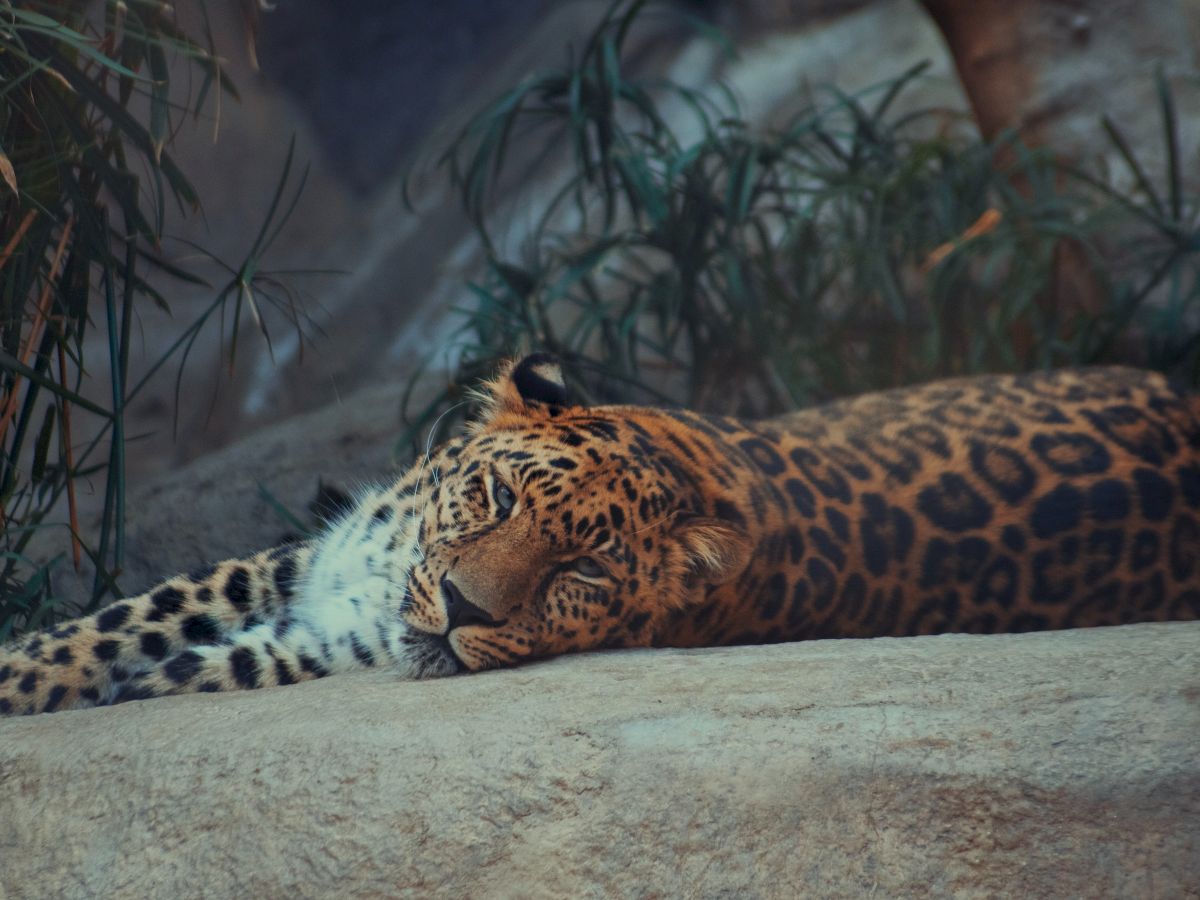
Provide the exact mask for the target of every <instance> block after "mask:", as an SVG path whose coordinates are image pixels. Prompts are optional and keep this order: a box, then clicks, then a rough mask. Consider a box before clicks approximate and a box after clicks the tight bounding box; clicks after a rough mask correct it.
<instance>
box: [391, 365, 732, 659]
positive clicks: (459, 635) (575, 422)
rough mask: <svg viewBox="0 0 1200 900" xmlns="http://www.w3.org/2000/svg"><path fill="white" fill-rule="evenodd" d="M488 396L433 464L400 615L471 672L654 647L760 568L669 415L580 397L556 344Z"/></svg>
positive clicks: (516, 368) (500, 379)
mask: <svg viewBox="0 0 1200 900" xmlns="http://www.w3.org/2000/svg"><path fill="white" fill-rule="evenodd" d="M482 399H483V406H484V413H483V415H482V417H481V418H480V419H479V421H477V422H476V423H475V424H474V425H473V426H472V427H471V429H470V431H469V432H468V434H467V435H466V436H465V437H463V438H460V439H458V440H456V441H453V442H451V444H450V445H447V447H446V448H444V450H443V452H442V453H441V454H440V455H439V457H438V459H437V461H436V465H437V471H435V472H432V473H431V479H432V482H433V486H432V487H431V489H430V493H429V499H428V501H427V505H426V507H425V509H424V512H423V516H422V525H421V534H420V539H419V545H420V553H419V561H418V562H417V564H416V565H415V567H414V569H413V571H412V574H411V576H410V582H409V598H408V601H407V603H406V604H405V609H404V613H403V615H404V618H405V620H406V621H407V623H408V624H409V625H410V626H411V628H412V629H414V630H415V631H416V632H419V633H423V634H425V635H427V636H429V639H430V640H434V641H440V642H444V646H445V647H446V649H448V650H449V652H451V653H452V654H453V656H454V658H455V659H456V660H457V661H458V662H459V664H460V667H461V668H462V669H463V670H469V671H477V670H481V669H488V668H493V667H498V666H510V665H514V664H516V663H519V662H522V661H524V660H529V659H534V658H539V657H548V656H557V655H559V654H563V653H568V652H574V651H582V650H591V649H597V648H612V647H643V646H651V645H653V644H654V643H655V641H656V636H657V635H658V634H659V633H660V628H661V627H662V626H663V625H664V624H665V621H666V619H667V617H668V616H669V615H670V614H672V613H674V612H677V611H678V610H681V609H686V608H687V607H688V605H689V604H693V603H696V602H697V601H699V600H700V599H702V598H703V597H704V596H705V593H706V592H707V591H709V590H711V589H712V588H714V587H715V586H719V585H722V584H725V583H727V582H729V581H732V580H733V579H735V578H737V576H738V575H739V574H741V572H742V571H743V570H744V569H745V568H746V566H747V565H748V563H749V559H750V554H751V550H752V547H751V542H750V539H749V538H748V537H747V535H746V533H745V532H744V530H743V529H742V528H741V527H740V526H739V525H738V524H737V523H735V522H731V521H727V520H725V519H722V518H719V517H717V516H714V515H713V514H712V510H711V503H709V502H708V494H710V493H711V491H710V484H709V482H708V479H709V478H710V477H711V473H710V472H708V471H706V468H708V469H710V468H711V466H708V467H706V466H705V465H704V464H703V463H702V462H701V461H700V460H698V459H696V458H694V456H695V454H693V453H691V452H689V451H687V450H686V449H682V452H681V448H685V447H686V445H681V444H680V442H679V440H678V437H677V435H676V432H678V431H680V430H681V429H682V428H683V427H684V426H682V425H681V424H680V423H679V422H678V421H677V420H676V419H673V418H672V417H671V416H670V415H668V414H666V413H664V412H662V411H659V410H653V409H646V408H641V407H623V406H606V407H591V408H589V407H582V406H577V405H572V404H571V403H570V402H569V401H568V396H567V390H566V387H565V384H564V379H563V374H562V370H561V367H560V365H559V363H558V362H557V360H555V359H554V358H553V357H551V356H548V355H545V354H535V355H533V356H529V357H526V358H525V359H524V360H522V361H520V362H519V363H516V364H509V365H508V366H506V367H505V368H504V369H503V370H502V371H501V372H500V374H499V375H498V376H497V377H496V378H495V379H494V380H493V381H491V382H490V383H488V384H487V385H486V386H485V389H484V392H483V395H482Z"/></svg>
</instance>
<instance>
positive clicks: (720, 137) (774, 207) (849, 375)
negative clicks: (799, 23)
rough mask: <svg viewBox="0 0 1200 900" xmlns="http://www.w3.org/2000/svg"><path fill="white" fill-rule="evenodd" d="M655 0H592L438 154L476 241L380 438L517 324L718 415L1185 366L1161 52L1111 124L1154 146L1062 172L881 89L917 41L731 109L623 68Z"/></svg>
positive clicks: (517, 344) (606, 383)
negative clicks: (1127, 368) (1009, 380)
mask: <svg viewBox="0 0 1200 900" xmlns="http://www.w3.org/2000/svg"><path fill="white" fill-rule="evenodd" d="M663 13H664V11H663V10H661V9H660V8H658V7H655V6H652V5H649V4H646V3H644V2H630V0H619V2H616V3H614V4H613V5H612V6H611V7H610V8H609V11H608V15H607V16H606V18H605V19H604V20H603V22H602V23H601V24H600V25H599V27H598V28H597V30H596V31H595V32H594V33H593V34H592V35H591V37H590V39H589V40H588V41H587V42H586V43H585V44H584V46H583V47H582V49H579V50H577V51H572V52H570V53H569V54H568V58H567V61H566V64H565V65H564V66H563V67H562V68H560V69H557V70H555V71H549V72H544V73H539V74H536V75H534V76H532V77H529V78H527V79H526V80H524V81H522V82H521V83H520V84H519V85H517V86H516V87H514V88H513V89H511V90H509V91H507V92H506V93H504V94H502V95H501V96H499V97H498V98H497V99H496V100H495V101H494V102H493V103H491V104H490V105H489V106H487V108H485V109H484V110H482V111H481V112H480V113H479V114H478V115H476V116H475V117H474V118H472V119H471V120H470V121H469V123H468V124H467V125H466V126H465V127H464V128H463V129H462V131H461V133H459V134H458V136H457V138H456V139H454V140H453V141H452V143H451V144H450V146H449V148H448V149H447V150H446V152H445V154H444V156H443V157H442V158H441V164H442V166H443V167H444V170H445V172H446V174H447V175H448V177H449V179H450V181H451V182H452V184H453V185H454V187H455V188H456V189H457V191H458V194H459V196H460V198H461V201H462V205H463V208H464V210H465V211H466V214H467V215H468V216H469V218H470V220H471V222H472V223H473V225H474V227H475V229H476V230H477V232H478V234H479V236H480V237H481V239H482V241H483V243H484V246H485V248H486V249H487V252H488V258H487V265H486V270H485V271H484V272H483V273H482V274H481V276H480V277H479V278H478V280H477V281H476V282H475V283H473V284H471V285H470V291H471V294H472V297H473V299H472V302H471V303H469V304H467V305H466V306H465V307H464V308H463V309H461V310H460V312H461V313H462V316H463V325H462V329H461V331H460V332H459V334H458V336H457V345H458V346H457V347H456V351H457V353H459V354H461V355H460V356H457V357H456V358H457V359H458V360H459V361H458V363H457V371H456V374H455V375H454V377H453V379H452V383H451V384H450V386H449V387H448V388H447V389H446V390H445V391H444V392H443V393H442V395H441V396H439V397H438V398H437V399H436V400H435V401H434V402H433V403H432V404H430V405H429V406H427V407H425V408H423V409H420V410H415V411H411V412H410V421H411V423H412V427H411V429H410V431H409V432H408V433H407V435H406V441H407V440H412V439H413V438H414V437H415V436H416V435H417V434H419V433H420V432H421V431H422V430H423V429H425V428H428V427H429V426H430V425H431V423H433V422H434V421H435V420H436V419H437V417H438V416H439V415H441V414H442V413H443V412H446V411H449V410H453V411H452V412H451V413H450V415H447V416H446V417H445V419H444V420H443V421H450V420H452V419H453V418H454V417H456V416H463V415H468V414H469V410H468V409H467V408H466V407H465V406H464V405H462V404H460V400H461V399H462V396H463V388H464V387H465V386H467V385H470V384H471V383H473V382H475V381H476V380H478V379H479V378H480V377H482V376H484V375H486V374H488V373H490V371H491V370H492V369H493V367H494V366H495V364H496V362H497V361H498V360H499V359H501V358H503V357H506V356H510V355H518V354H520V353H522V352H525V351H526V350H528V349H543V350H549V351H552V352H554V353H557V354H558V355H559V356H560V357H561V358H562V359H563V360H564V362H565V364H566V370H567V376H568V378H569V380H570V381H571V383H572V386H573V388H574V389H575V391H576V394H577V395H578V396H579V397H581V398H582V399H583V400H586V401H624V402H646V401H650V402H665V403H673V404H683V405H687V406H691V407H696V408H700V409H704V410H707V411H712V412H718V413H726V414H738V415H769V414H773V413H778V412H781V411H785V410H790V409H794V408H797V407H801V406H805V405H808V404H811V403H814V402H817V401H821V400H825V399H827V398H831V397H836V396H839V395H843V394H848V393H854V392H859V391H864V390H869V389H876V388H886V387H891V386H896V385H902V384H908V383H912V382H918V381H921V380H927V379H931V378H936V377H941V376H949V375H955V374H961V373H972V372H983V371H1019V370H1028V369H1035V368H1043V367H1049V366H1063V365H1072V364H1086V363H1100V362H1116V361H1120V362H1130V363H1136V364H1139V365H1145V366H1151V367H1154V368H1158V369H1162V370H1164V371H1168V372H1171V373H1172V374H1175V375H1181V376H1183V377H1185V378H1186V379H1188V380H1190V381H1191V382H1193V383H1195V382H1197V380H1200V340H1198V338H1200V319H1198V316H1200V309H1197V305H1198V304H1197V301H1198V300H1200V219H1198V211H1200V196H1198V195H1197V192H1196V185H1195V184H1194V183H1189V182H1188V181H1187V180H1186V179H1185V176H1184V172H1185V171H1186V170H1187V168H1188V167H1187V166H1186V165H1185V164H1184V162H1183V161H1182V160H1180V159H1179V149H1178V144H1179V140H1178V129H1177V124H1176V123H1177V116H1176V112H1175V109H1174V105H1173V100H1172V96H1171V93H1170V91H1169V90H1168V89H1167V86H1166V81H1165V79H1164V78H1163V77H1162V76H1161V73H1160V76H1159V89H1160V90H1159V100H1160V105H1161V110H1162V122H1163V133H1162V135H1161V136H1141V135H1139V136H1136V139H1137V140H1144V139H1154V140H1161V141H1163V142H1164V144H1165V151H1164V153H1163V154H1162V155H1163V158H1165V159H1166V160H1167V163H1168V164H1167V171H1166V172H1165V174H1164V175H1163V176H1162V177H1161V178H1156V177H1155V176H1154V175H1152V174H1151V173H1149V172H1147V170H1146V168H1145V166H1144V164H1143V163H1142V162H1141V160H1140V159H1139V155H1138V150H1137V148H1136V141H1135V139H1134V136H1129V135H1124V134H1122V133H1121V130H1120V128H1119V123H1114V122H1105V123H1104V128H1105V130H1106V133H1107V135H1108V139H1109V140H1110V141H1111V142H1112V148H1113V149H1115V151H1116V155H1117V158H1119V159H1121V160H1122V161H1123V169H1124V171H1121V172H1114V173H1100V172H1089V171H1084V170H1081V169H1077V168H1072V167H1068V166H1066V165H1063V164H1061V163H1059V162H1056V160H1055V159H1054V158H1053V156H1052V155H1051V154H1050V153H1048V152H1044V151H1033V150H1031V149H1029V148H1027V147H1024V146H1022V145H1021V143H1020V142H1019V141H1018V140H1017V139H1016V137H1015V136H1013V135H1005V136H1003V137H1002V138H1001V139H1000V140H998V141H995V142H992V143H986V142H984V141H982V140H981V139H980V138H979V136H978V132H977V131H976V130H975V129H974V127H973V126H972V123H971V122H970V121H966V120H963V119H962V118H961V117H955V116H953V115H951V114H948V113H947V112H946V111H944V110H940V109H925V110H916V111H906V112H900V111H898V109H899V107H900V105H901V104H900V103H898V102H897V101H898V100H900V99H902V97H903V94H904V92H905V90H906V89H908V88H909V87H910V86H911V85H912V84H913V83H914V82H915V81H916V80H917V79H919V78H920V77H922V68H923V67H918V68H916V69H913V70H911V71H907V72H904V73H902V74H900V75H898V76H897V77H896V78H894V79H892V80H890V81H888V82H887V83H885V84H881V85H878V86H877V87H875V88H873V89H870V90H866V91H863V92H862V93H859V94H855V95H848V94H845V93H842V92H841V91H839V90H837V89H836V88H828V89H825V90H823V91H820V92H817V93H816V94H815V96H813V97H811V98H810V102H809V103H808V104H807V105H806V106H805V107H804V108H802V109H800V111H799V112H797V113H796V114H795V115H793V116H792V117H791V118H790V119H789V120H788V121H786V122H782V123H780V124H778V125H777V126H776V127H773V128H771V129H769V130H765V131H762V130H756V129H754V128H752V127H750V126H749V125H748V124H747V123H746V121H745V120H744V118H743V117H742V115H741V114H740V112H739V109H738V104H737V102H736V99H735V98H734V97H733V96H731V94H730V93H729V92H728V91H727V90H722V89H717V90H715V91H712V92H708V93H700V92H697V91H695V90H691V89H689V88H688V87H686V86H684V85H681V84H678V83H674V82H671V81H669V80H664V79H662V78H660V77H644V78H643V77H638V76H633V75H630V74H629V73H628V71H627V68H626V64H625V50H626V44H627V43H628V39H629V36H630V34H631V32H632V31H633V30H634V29H636V27H637V26H638V20H639V18H640V17H643V16H646V15H651V14H663ZM701 27H704V26H701ZM709 34H710V36H711V37H713V38H714V39H716V40H722V38H721V36H720V35H719V34H713V33H712V32H711V31H710V32H709ZM668 110H671V111H672V112H671V113H670V115H668ZM530 160H532V162H530ZM559 165H561V166H562V167H563V172H564V174H563V177H562V180H561V182H559V183H558V184H557V185H555V187H556V188H557V190H556V192H555V193H554V194H553V199H552V200H551V202H549V204H547V205H546V206H545V210H544V212H543V213H542V214H541V215H540V216H539V218H538V219H537V220H536V221H535V222H534V223H533V224H532V227H531V228H529V230H528V231H527V233H526V234H524V236H523V237H520V238H519V239H518V240H515V241H514V240H512V236H511V235H510V234H507V233H505V232H498V231H497V230H496V229H495V227H494V226H493V220H494V218H495V216H494V213H495V208H496V199H497V198H498V197H500V196H502V195H503V196H505V199H506V202H507V205H506V207H505V209H507V210H517V211H518V212H519V211H520V210H521V209H523V206H522V204H521V199H520V190H519V189H520V185H521V183H522V180H523V179H525V178H527V177H528V176H530V175H532V173H533V172H535V171H537V172H539V173H544V172H546V171H553V167H554V166H559ZM542 181H543V182H544V178H543V179H542ZM1121 184H1127V185H1131V187H1129V188H1122V187H1117V186H1115V185H1121ZM1160 185H1163V186H1161V187H1160ZM538 189H539V190H544V186H543V184H539V188H538ZM514 195H515V196H516V199H515V200H514V199H513V197H514ZM513 218H514V217H512V216H509V217H507V218H506V221H505V227H507V228H511V227H513V222H512V219H513ZM513 244H515V246H513ZM1064 285H1065V287H1064ZM1072 285H1074V290H1070V289H1067V288H1069V287H1070V286H1072ZM445 358H446V353H445V351H442V352H441V353H440V354H439V357H438V360H437V361H439V362H440V361H441V360H444V359H445Z"/></svg>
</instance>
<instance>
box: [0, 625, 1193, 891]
mask: <svg viewBox="0 0 1200 900" xmlns="http://www.w3.org/2000/svg"><path fill="white" fill-rule="evenodd" d="M1198 747H1200V623H1187V624H1169V625H1137V626H1128V627H1124V628H1111V629H1095V630H1092V631H1074V632H1058V633H1048V634H1034V635H1014V636H1000V637H967V636H958V635H954V636H945V637H933V638H912V639H882V640H872V641H820V642H811V643H805V644H790V645H778V646H773V647H743V648H737V649H718V650H700V651H636V652H621V653H607V654H597V655H591V656H582V657H576V658H567V659H560V660H555V661H552V662H548V663H543V664H538V665H531V666H527V667H525V668H520V669H515V670H510V671H502V672H494V673H487V674H482V675H474V676H466V677H457V678H451V679H447V680H444V681H437V682H424V683H405V682H399V681H397V680H395V679H394V678H393V677H390V676H389V675H388V674H387V673H385V672H372V673H364V674H360V675H349V676H342V677H338V678H330V679H328V680H325V681H323V682H315V683H310V684H305V685H299V686H295V687H287V688H282V689H274V690H263V691H255V692H250V693H245V694H231V695H204V696H192V697H183V698H175V699H167V700H155V701H147V702H143V703H133V704H127V705H124V706H119V707H114V708H111V709H102V710H90V711H84V712H66V713H60V714H56V715H48V716H36V717H32V718H28V719H18V720H8V721H5V722H3V723H0V858H2V859H3V861H4V862H3V865H2V866H0V895H2V896H7V897H46V896H64V897H94V896H147V897H149V896H163V897H188V896H205V897H211V898H223V897H247V896H254V897H289V898H290V897H329V896H338V897H365V896H371V897H375V896H421V897H423V896H432V895H435V894H437V895H445V896H471V897H479V896H499V897H518V896H519V897H576V896H579V897H582V896H604V897H613V896H637V897H647V896H675V895H686V896H696V897H714V896H737V897H755V896H779V897H793V896H822V897H862V896H869V895H874V896H889V897H897V896H922V897H924V896H929V895H935V896H937V895H943V896H944V895H947V894H951V893H953V894H955V895H957V896H993V895H1001V894H1005V895H1011V896H1021V897H1049V896H1077V897H1100V896H1103V897H1117V896H1120V897H1131V896H1160V897H1181V896H1190V895H1189V893H1188V892H1189V891H1195V890H1196V888H1197V885H1200V751H1198V749H1197V748H1198Z"/></svg>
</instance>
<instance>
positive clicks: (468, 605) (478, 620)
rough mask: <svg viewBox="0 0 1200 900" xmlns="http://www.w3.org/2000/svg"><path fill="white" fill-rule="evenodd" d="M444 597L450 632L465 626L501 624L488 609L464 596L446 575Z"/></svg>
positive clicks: (443, 582)
mask: <svg viewBox="0 0 1200 900" xmlns="http://www.w3.org/2000/svg"><path fill="white" fill-rule="evenodd" d="M442 597H444V598H445V600H446V619H447V620H448V621H449V623H450V627H449V628H448V629H447V630H448V631H453V630H454V629H455V628H460V627H461V626H463V625H495V624H497V623H498V622H499V619H497V618H496V617H495V616H493V615H492V614H491V613H489V612H488V611H487V610H486V609H480V608H479V607H478V606H476V605H475V604H474V603H472V602H471V601H470V600H468V599H467V598H466V597H464V596H463V593H462V591H460V590H459V589H458V586H457V585H456V584H455V583H454V582H453V581H451V580H450V578H449V577H448V576H446V575H443V576H442Z"/></svg>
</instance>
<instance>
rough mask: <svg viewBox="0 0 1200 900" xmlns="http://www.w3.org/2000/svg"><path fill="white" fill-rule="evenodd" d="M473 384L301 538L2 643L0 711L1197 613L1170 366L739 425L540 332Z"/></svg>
mask: <svg viewBox="0 0 1200 900" xmlns="http://www.w3.org/2000/svg"><path fill="white" fill-rule="evenodd" d="M483 399H484V400H485V406H486V411H485V414H484V415H483V417H482V418H481V419H480V421H479V422H477V423H476V424H475V425H474V426H473V428H472V429H471V430H470V431H469V433H468V434H466V435H464V436H462V437H460V438H456V439H454V440H451V441H450V442H448V443H447V444H445V445H444V446H443V447H442V448H440V450H439V451H438V452H437V453H436V454H434V456H433V457H432V458H431V459H429V460H426V461H425V462H424V463H422V464H421V465H419V466H417V467H415V468H414V469H413V470H412V471H411V472H409V473H408V474H407V475H406V476H404V477H403V478H402V479H401V480H400V481H398V482H397V483H396V484H394V485H392V486H391V487H389V488H386V489H383V490H381V491H378V492H374V493H371V494H369V495H368V496H366V497H364V498H363V499H362V500H361V501H360V503H359V505H358V506H357V507H356V509H355V510H353V511H352V512H351V513H350V514H348V515H347V516H346V518H344V519H343V520H342V521H341V522H340V523H338V524H337V525H336V526H335V527H334V528H333V529H331V530H330V532H329V533H328V534H326V535H325V536H324V537H322V538H321V539H319V540H318V541H316V542H314V543H313V544H311V545H299V546H292V547H285V548H279V549H276V550H274V551H268V552H266V553H263V554H259V555H258V556H255V557H252V558H250V559H249V560H244V561H233V562H228V563H223V564H221V565H220V566H218V567H216V568H214V569H213V570H210V571H207V572H202V573H198V574H197V575H196V576H193V577H190V578H180V579H173V580H172V581H169V582H167V583H166V584H165V585H164V586H162V587H160V588H159V589H157V590H156V591H154V592H151V593H150V594H147V595H144V596H143V597H140V598H136V599H134V600H129V601H121V602H119V603H118V604H115V605H114V606H112V607H109V608H108V609H107V610H104V611H102V612H101V613H99V614H98V615H96V616H93V617H91V618H89V619H85V620H80V621H78V622H75V623H70V624H68V625H66V626H61V627H60V628H58V629H55V630H52V631H48V632H43V633H42V634H39V635H36V636H34V637H31V638H26V639H25V640H24V641H23V642H22V643H20V644H18V645H14V646H13V647H11V648H9V650H8V651H7V652H6V653H5V654H4V655H3V656H0V712H35V711H44V710H50V709H61V708H65V707H67V706H79V705H88V704H93V703H103V702H111V701H112V700H119V699H126V698H133V697H141V696H156V695H159V694H166V693H179V692H182V691H190V690H227V689H239V688H249V687H257V686H263V685H268V684H282V683H288V682H290V681H297V680H302V679H304V678H310V677H318V676H320V675H324V674H327V673H329V672H332V671H342V670H345V669H350V668H360V667H363V666H370V665H387V666H389V667H393V668H396V669H399V670H400V671H402V672H403V673H405V674H407V675H410V676H413V677H425V676H432V675H443V674H449V673H451V672H454V671H461V670H467V671H477V670H481V669H487V668H493V667H497V666H510V665H514V664H517V663H520V662H523V661H525V660H529V659H535V658H541V657H547V656H555V655H559V654H563V653H569V652H576V651H584V650H593V649H599V648H609V647H648V646H707V645H719V644H737V643H751V642H770V641H783V640H803V639H810V638H822V637H872V636H879V635H912V634H932V633H938V632H947V631H967V632H976V633H990V632H998V631H1027V630H1034V629H1047V628H1066V627H1077V626H1093V625H1116V624H1123V623H1129V622H1140V621H1157V620H1170V619H1193V618H1197V617H1198V616H1200V402H1198V401H1197V399H1196V398H1194V397H1192V396H1190V395H1187V394H1185V393H1182V392H1180V391H1178V390H1176V389H1174V388H1173V387H1171V386H1170V385H1169V384H1168V383H1167V382H1166V381H1165V380H1164V379H1163V378H1162V377H1160V376H1158V375H1154V374H1150V373H1145V372H1139V371H1136V370H1131V369H1121V368H1104V369H1084V370H1067V371H1061V372H1054V373H1043V374H1036V375H1024V376H984V377H978V378H971V379H957V380H951V381H942V382H935V383H933V384H929V385H925V386H922V387H916V388H909V389H903V390H896V391H889V392H886V393H879V394H869V395H865V396H862V397H858V398H853V399H849V400H843V401H840V402H836V403H832V404H829V405H826V406H822V407H818V408H815V409H812V410H808V411H805V412H800V413H795V414H792V415H788V416H783V417H780V418H777V419H772V420H767V421H760V422H747V421H739V420H736V419H730V418H722V417H712V416H704V415H700V414H697V413H692V412H687V411H679V410H660V409H651V408H643V407H622V406H610V407H594V408H586V407H580V406H572V405H570V404H569V403H568V401H567V396H566V392H565V389H564V386H563V380H562V376H561V372H560V371H559V368H558V366H557V363H556V362H555V361H554V360H553V359H552V358H550V357H546V356H542V355H536V356H533V357H528V358H526V359H525V360H524V361H522V362H521V363H520V364H518V365H516V366H511V367H509V368H508V369H507V370H506V371H504V372H503V373H502V374H501V375H500V376H498V377H497V378H496V379H495V381H493V382H492V383H491V384H490V385H489V386H488V388H487V390H486V392H485V393H484V395H483ZM197 622H200V623H203V627H200V626H198V625H197V624H196V623H197Z"/></svg>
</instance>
